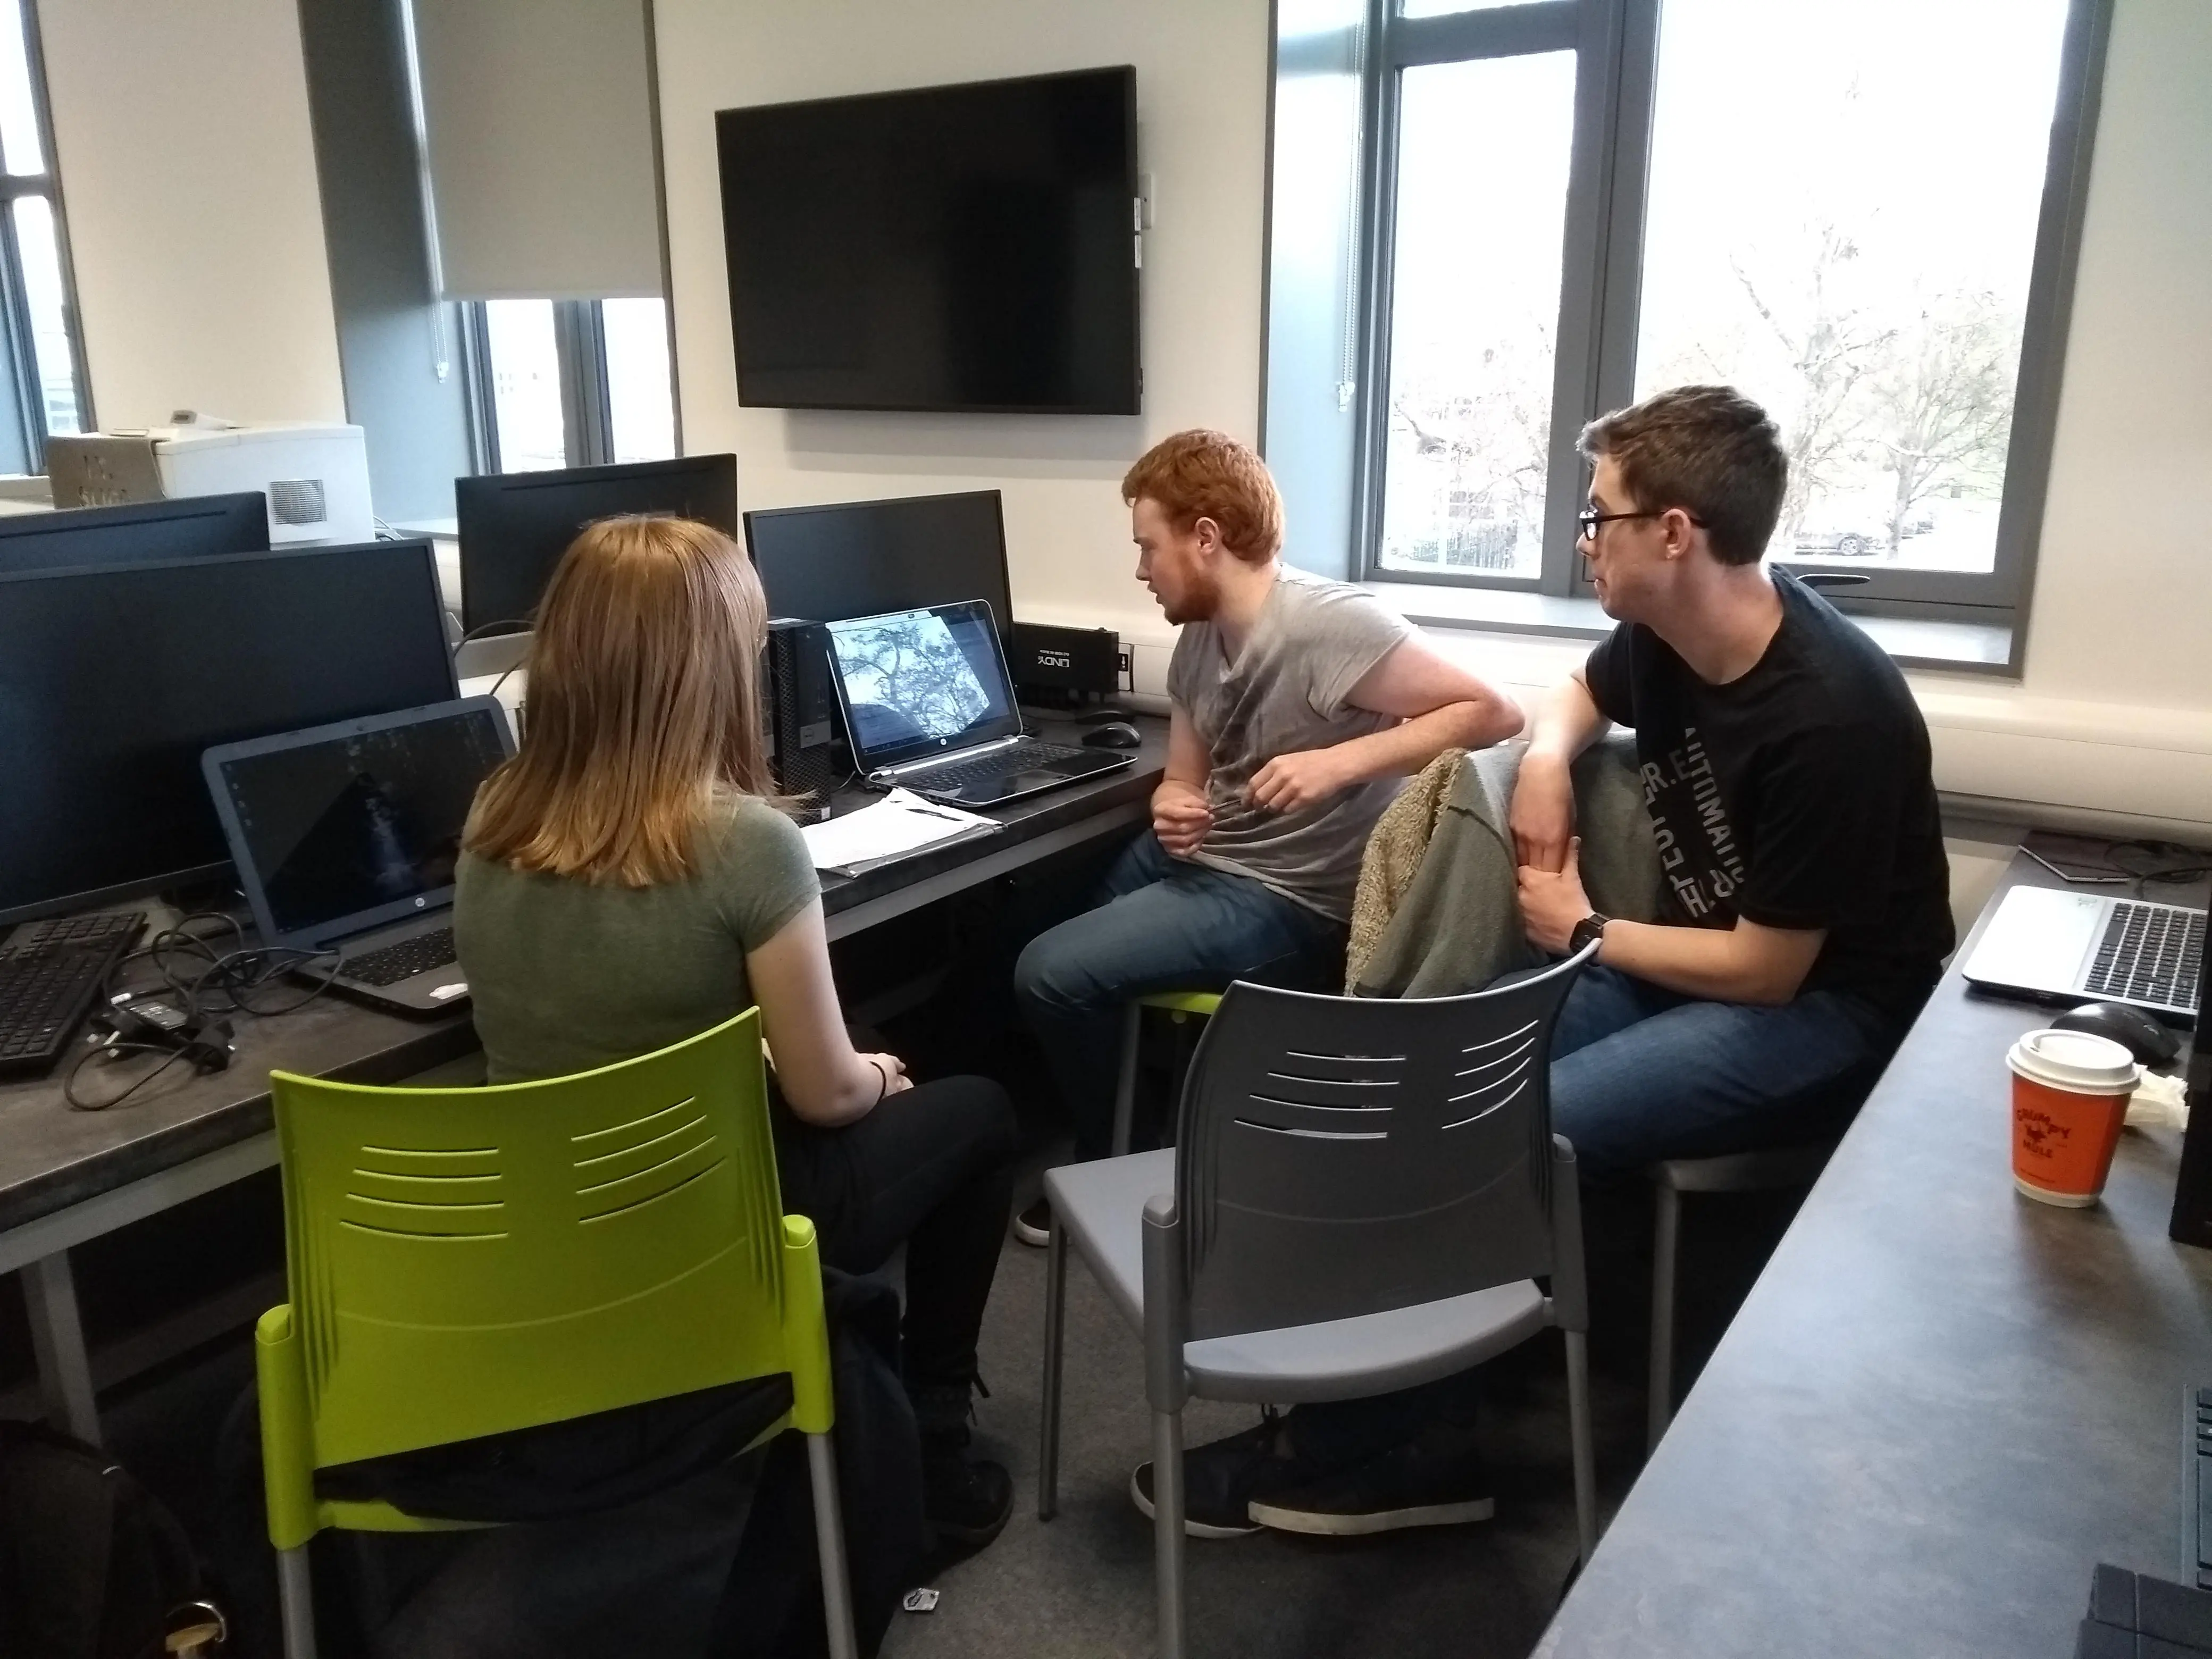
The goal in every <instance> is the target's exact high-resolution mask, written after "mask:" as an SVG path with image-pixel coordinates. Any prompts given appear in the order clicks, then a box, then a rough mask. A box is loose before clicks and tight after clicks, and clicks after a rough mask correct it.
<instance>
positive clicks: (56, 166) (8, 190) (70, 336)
mask: <svg viewBox="0 0 2212 1659" xmlns="http://www.w3.org/2000/svg"><path fill="white" fill-rule="evenodd" d="M9 3H11V4H13V5H14V6H15V9H16V13H17V15H18V17H19V18H20V20H21V27H22V31H23V56H24V60H25V64H26V67H27V70H28V76H27V78H28V81H29V83H30V93H31V114H32V118H33V121H34V122H35V123H36V124H37V126H38V132H39V148H40V154H41V157H42V159H43V160H44V161H45V162H46V170H45V171H44V172H42V173H5V172H0V308H4V318H3V319H0V352H4V355H5V357H6V359H7V362H6V365H5V373H6V376H7V380H8V395H9V396H10V397H11V398H12V399H13V410H12V412H13V413H14V415H15V419H16V422H17V423H18V430H19V431H20V433H21V438H22V444H23V451H24V471H26V472H27V473H28V474H31V475H33V476H37V475H42V474H43V473H44V472H45V471H46V441H47V440H48V439H49V438H51V437H52V435H53V432H52V428H51V427H50V425H49V424H48V422H47V416H46V387H45V386H44V384H43V383H42V382H41V381H40V378H39V353H38V345H37V342H36V340H35V339H34V337H33V324H32V319H31V307H30V296H29V292H28V289H27V285H26V283H25V281H24V276H23V252H22V245H21V240H20V239H19V238H18V237H17V236H16V234H15V212H14V208H15V204H16V202H18V201H20V200H21V199H22V198H23V197H31V196H36V197H44V198H45V200H46V207H47V210H49V211H50V212H51V213H52V216H53V222H54V252H55V257H56V259H57V261H58V264H59V265H60V268H61V289H62V331H63V333H64V337H66V338H67V340H68V343H69V355H70V379H71V380H73V381H74V382H75V390H76V420H77V430H78V431H79V432H97V431H98V430H99V429H100V428H99V425H98V422H96V420H95V418H94V415H93V407H92V373H91V368H90V365H89V363H88V361H87V358H86V356H85V349H84V326H83V313H82V310H81V309H80V308H79V307H78V304H77V293H76V262H75V260H74V258H72V256H71V254H70V234H69V214H68V211H67V209H66V207H65V205H64V202H63V199H62V181H61V166H60V158H59V157H58V155H57V154H56V153H55V146H54V123H53V112H52V106H51V103H50V101H49V100H48V98H47V96H46V48H45V45H44V43H43V41H42V40H41V39H40V33H39V9H38V7H37V5H36V4H35V3H33V0H9Z"/></svg>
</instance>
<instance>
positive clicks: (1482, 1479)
mask: <svg viewBox="0 0 2212 1659" xmlns="http://www.w3.org/2000/svg"><path fill="white" fill-rule="evenodd" d="M1497 1508H1498V1505H1497V1501H1496V1499H1495V1498H1492V1495H1491V1491H1490V1480H1489V1477H1488V1475H1487V1474H1486V1472H1485V1471H1484V1468H1483V1464H1482V1455H1481V1454H1480V1452H1478V1451H1476V1450H1475V1449H1474V1447H1473V1445H1472V1444H1471V1443H1470V1444H1464V1445H1462V1446H1461V1447H1458V1448H1451V1449H1442V1448H1439V1447H1438V1445H1437V1441H1436V1437H1431V1436H1429V1435H1420V1436H1416V1437H1414V1438H1413V1439H1412V1440H1409V1441H1407V1442H1406V1443H1404V1444H1403V1445H1399V1446H1393V1447H1391V1448H1389V1449H1388V1450H1386V1451H1380V1452H1377V1453H1376V1454H1375V1455H1373V1456H1372V1457H1370V1458H1368V1459H1366V1460H1365V1461H1364V1462H1358V1463H1355V1464H1353V1465H1352V1467H1351V1468H1348V1469H1343V1470H1340V1471H1339V1472H1338V1473H1337V1474H1331V1475H1324V1476H1323V1477H1322V1478H1321V1479H1320V1480H1312V1481H1309V1482H1307V1483H1306V1484H1305V1485H1303V1486H1288V1487H1276V1488H1273V1489H1272V1490H1269V1491H1267V1492H1258V1493H1255V1495H1254V1496H1253V1498H1251V1500H1250V1502H1249V1504H1248V1505H1247V1510H1248V1513H1249V1515H1250V1516H1251V1518H1252V1519H1253V1520H1254V1521H1255V1522H1258V1523H1259V1524H1260V1525H1261V1526H1267V1527H1273V1528H1276V1529H1277V1530H1278V1531H1280V1532H1304V1533H1315V1534H1321V1535H1322V1536H1325V1537H1335V1538H1349V1537H1354V1536H1357V1535H1358V1534H1364V1533H1374V1532H1396V1531H1398V1530H1400V1529H1401V1528H1407V1527H1452V1526H1458V1525H1460V1524H1462V1522H1469V1521H1487V1520H1489V1519H1490V1517H1491V1516H1492V1515H1493V1514H1495V1513H1496V1512H1497Z"/></svg>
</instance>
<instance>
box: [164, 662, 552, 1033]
mask: <svg viewBox="0 0 2212 1659" xmlns="http://www.w3.org/2000/svg"><path fill="white" fill-rule="evenodd" d="M513 752H514V739H513V736H512V734H511V733H510V732H508V730H507V716H506V714H505V713H504V712H503V711H502V710H501V708H500V706H499V704H498V703H496V702H494V701H493V700H492V699H491V698H489V697H469V698H465V699H463V700H461V701H459V702H446V703H436V704H433V705H431V706H430V707H428V708H410V709H406V710H404V711H402V712H401V713H398V714H377V715H373V716H371V717H369V718H368V719H366V720H344V721H341V722H339V723H337V724H336V725H332V726H314V727H313V728H311V729H309V730H307V731H304V732H284V733H283V734H281V735H279V736H276V737H270V738H252V739H250V740H248V741H246V742H244V743H231V744H222V745H221V746H220V747H217V748H214V749H210V750H208V751H207V754H206V757H205V758H204V762H203V765H204V769H205V771H206V774H207V781H208V788H209V790H210V793H212V794H213V796H214V797H215V804H216V814H217V816H218V817H221V818H222V828H223V834H224V836H226V837H227V838H228V841H229V842H230V851H231V856H232V858H233V860H234V861H235V862H236V864H237V866H238V874H239V881H240V885H241V886H242V887H243V888H244V889H245V891H246V902H247V903H248V904H249V905H250V906H251V907H252V911H253V921H254V925H255V926H256V927H258V929H259V930H260V933H261V938H262V939H263V941H264V943H265V944H267V945H270V946H273V947H276V948H278V949H282V950H290V951H298V952H299V953H300V962H301V970H302V976H303V977H307V978H310V979H314V980H320V979H322V978H323V977H324V976H325V975H326V974H327V975H331V981H330V982H331V984H332V985H333V986H334V987H337V988H338V989H340V990H343V991H346V992H349V993H350V994H353V995H354V996H356V997H357V998H360V999H362V1000H365V1001H369V1002H373V1003H376V1004H378V1005H380V1006H384V1007H387V1008H391V1009H393V1010H396V1011H398V1012H406V1013H416V1014H421V1013H439V1012H447V1011H449V1010H451V1009H453V1008H454V1007H456V1006H465V998H466V997H467V995H468V988H469V987H468V982H467V981H466V980H465V979H464V978H463V977H462V975H461V972H460V967H459V960H458V958H457V957H456V955H455V952H454V950H453V925H452V920H451V915H450V912H451V910H452V908H453V870H454V866H455V864H456V862H457V860H459V856H460V847H461V830H462V828H463V826H464V825H465V823H467V821H468V815H469V806H470V804H471V802H472V801H473V800H474V799H475V798H476V792H477V785H478V784H480V783H482V782H483V781H484V779H485V777H486V776H488V775H489V774H490V772H491V769H493V768H494V767H495V766H497V765H498V764H499V763H501V761H503V760H505V759H506V758H507V757H508V756H509V755H511V754H513ZM333 958H335V961H336V965H335V967H333V966H332V959H333Z"/></svg>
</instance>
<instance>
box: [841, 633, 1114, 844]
mask: <svg viewBox="0 0 2212 1659" xmlns="http://www.w3.org/2000/svg"><path fill="white" fill-rule="evenodd" d="M829 658H830V662H831V665H832V666H833V667H834V668H835V670H836V672H835V673H833V674H832V675H831V677H830V678H831V679H832V680H833V681H834V683H835V684H836V688H837V702H838V706H839V707H840V708H842V710H843V711H844V715H845V729H846V731H847V732H848V733H849V734H850V736H851V738H852V742H853V755H854V760H855V762H856V763H858V765H859V767H860V770H861V771H862V772H863V773H864V774H865V775H866V776H867V777H868V779H869V781H871V782H877V783H884V784H896V785H899V786H901V787H904V788H908V789H911V790H912V791H914V793H916V794H918V795H922V796H926V797H927V798H928V799H932V800H941V801H950V802H955V803H957V804H958V805H963V806H989V805H997V804H998V803H1000V802H1002V801H1010V800H1018V799H1021V798H1022V797H1024V796H1025V795H1034V794H1037V793H1042V791H1044V790H1047V789H1057V788H1060V787H1062V786H1063V785H1066V784H1070V783H1073V782H1076V781H1079V780H1080V779H1084V778H1089V777H1096V776H1097V775H1098V774H1100V773H1102V772H1112V771H1118V770H1119V769H1121V768H1123V767H1126V766H1129V765H1132V764H1133V763H1134V761H1135V758H1136V757H1134V756H1133V755H1129V754H1126V753H1124V754H1114V753H1110V752H1108V751H1104V750H1097V749H1079V748H1073V747H1071V746H1069V745H1068V744H1057V743H1044V742H1041V741H1039V740H1038V739H1036V738H1032V737H1030V736H1028V735H1027V734H1026V733H1025V732H1024V731H1023V729H1022V717H1021V714H1020V711H1019V710H1018V708H1016V707H1015V704H1014V687H1013V679H1012V676H1011V675H1010V674H1008V672H1007V671H1006V653H1005V650H1004V648H1003V647H1001V646H1000V642H999V630H998V629H997V627H996V626H995V624H994V621H993V618H992V616H991V607H990V606H989V605H986V604H985V603H983V601H981V599H970V600H968V601H965V602H963V603H962V604H959V605H932V606H930V607H928V608H927V609H926V610H920V611H892V612H890V613H889V614H887V615H884V616H880V617H853V618H852V619H850V620H849V621H846V622H836V623H829Z"/></svg>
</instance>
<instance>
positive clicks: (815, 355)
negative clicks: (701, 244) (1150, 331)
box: [714, 66, 1141, 415]
mask: <svg viewBox="0 0 2212 1659" xmlns="http://www.w3.org/2000/svg"><path fill="white" fill-rule="evenodd" d="M714 122H715V134H716V138H717V142H718V144H719V147H720V155H721V173H722V234H723V239H724V246H725V248H726V252H727V254H728V258H729V264H730V318H731V324H732V330H733V332H734V337H735V340H736V345H737V356H738V398H739V400H740V401H741V402H744V403H745V404H752V405H756V406H763V407H769V408H784V409H884V410H969V411H1000V412H1008V413H1024V414H1103V415H1134V414H1136V413H1138V412H1139V410H1138V398H1139V387H1140V385H1141V381H1140V378H1139V357H1138V350H1137V266H1138V262H1139V258H1140V251H1139V242H1138V237H1137V229H1136V222H1135V211H1136V194H1137V72H1136V70H1133V69H1131V68H1128V67H1127V66H1124V67H1121V68H1116V69H1098V70H1078V71H1076V72H1074V73H1073V74H1066V75H1041V76H1029V77H1026V78H1024V79H1020V80H1013V81H987V82H976V83H974V84H970V85H966V86H957V87H931V88H924V89H921V90H919V91H913V92H885V93H876V94H870V95H867V96H864V97H856V98H825V99H819V100H812V101H810V102H806V103H798V104H771V105H766V106H758V107H755V108H750V109H726V110H723V111H721V112H720V113H719V114H717V115H716V116H715V118H714Z"/></svg>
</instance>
